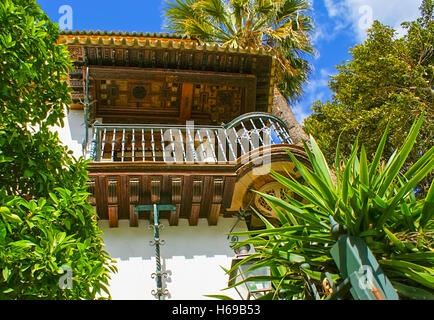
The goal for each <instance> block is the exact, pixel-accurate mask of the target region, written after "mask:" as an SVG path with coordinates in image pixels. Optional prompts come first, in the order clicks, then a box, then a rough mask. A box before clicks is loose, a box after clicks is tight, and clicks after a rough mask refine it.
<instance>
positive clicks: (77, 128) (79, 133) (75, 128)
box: [53, 110, 91, 158]
mask: <svg viewBox="0 0 434 320" xmlns="http://www.w3.org/2000/svg"><path fill="white" fill-rule="evenodd" d="M65 113H66V111H65ZM63 121H64V126H63V128H61V127H57V126H56V127H54V128H53V131H57V132H58V134H59V139H60V140H61V141H62V143H63V145H65V146H67V147H68V149H69V150H71V151H72V152H73V155H74V157H76V158H79V157H80V156H82V155H83V151H82V142H83V139H84V134H85V131H84V111H83V110H69V112H68V113H66V116H65V118H64V119H63ZM90 140H91V137H90V132H89V141H90Z"/></svg>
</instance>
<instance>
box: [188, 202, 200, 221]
mask: <svg viewBox="0 0 434 320" xmlns="http://www.w3.org/2000/svg"><path fill="white" fill-rule="evenodd" d="M199 212H200V204H193V205H192V206H191V214H190V217H189V218H188V224H189V225H190V226H197V223H198V221H199Z"/></svg>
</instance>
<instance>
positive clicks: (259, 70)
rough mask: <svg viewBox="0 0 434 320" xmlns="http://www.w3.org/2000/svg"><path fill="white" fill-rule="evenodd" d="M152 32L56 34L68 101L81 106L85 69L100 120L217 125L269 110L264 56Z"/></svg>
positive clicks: (269, 64) (269, 71)
mask: <svg viewBox="0 0 434 320" xmlns="http://www.w3.org/2000/svg"><path fill="white" fill-rule="evenodd" d="M158 36H159V35H155V34H153V35H150V34H149V35H138V34H136V35H129V34H104V33H100V34H97V33H83V32H74V33H71V32H69V33H64V34H62V35H61V37H60V40H59V43H62V44H66V45H67V46H68V49H69V52H70V54H71V58H72V59H73V61H74V66H75V70H73V71H71V72H70V79H69V84H70V86H71V87H72V88H73V89H74V92H73V93H72V100H73V104H72V106H71V107H72V108H78V107H79V108H82V107H83V105H82V102H83V101H84V92H85V90H84V87H85V81H84V79H85V78H86V70H87V69H88V68H89V72H90V74H89V76H90V90H89V98H90V100H91V102H93V104H92V113H91V116H92V118H103V121H104V122H122V123H182V122H185V120H190V119H191V120H195V122H197V123H200V124H221V123H222V122H228V121H230V120H232V119H234V118H235V117H237V116H238V115H240V114H243V113H246V112H252V111H269V110H270V105H271V101H272V89H273V59H272V57H271V56H270V55H267V54H266V53H265V52H263V51H254V50H239V49H232V48H224V47H221V46H209V45H208V46H207V45H199V44H198V43H197V42H196V41H194V40H191V39H185V38H180V37H177V36H173V37H168V36H167V35H165V36H164V37H162V36H161V35H160V37H158Z"/></svg>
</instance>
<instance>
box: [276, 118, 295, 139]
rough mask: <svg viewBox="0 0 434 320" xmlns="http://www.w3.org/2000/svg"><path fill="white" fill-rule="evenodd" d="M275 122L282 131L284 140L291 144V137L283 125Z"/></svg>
mask: <svg viewBox="0 0 434 320" xmlns="http://www.w3.org/2000/svg"><path fill="white" fill-rule="evenodd" d="M276 124H277V125H278V126H279V130H280V131H281V132H282V133H283V135H284V136H285V140H286V142H287V143H289V144H292V139H291V137H290V136H289V134H288V132H287V131H286V129H285V128H284V127H282V126H281V125H280V123H279V122H276Z"/></svg>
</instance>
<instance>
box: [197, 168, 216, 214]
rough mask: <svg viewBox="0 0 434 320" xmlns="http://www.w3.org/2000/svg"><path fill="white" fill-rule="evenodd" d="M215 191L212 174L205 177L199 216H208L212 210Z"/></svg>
mask: <svg viewBox="0 0 434 320" xmlns="http://www.w3.org/2000/svg"><path fill="white" fill-rule="evenodd" d="M213 192H214V178H213V177H210V176H206V177H204V179H203V187H202V199H201V203H200V213H199V217H201V218H206V217H208V215H209V213H210V211H211V204H212V199H213Z"/></svg>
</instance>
